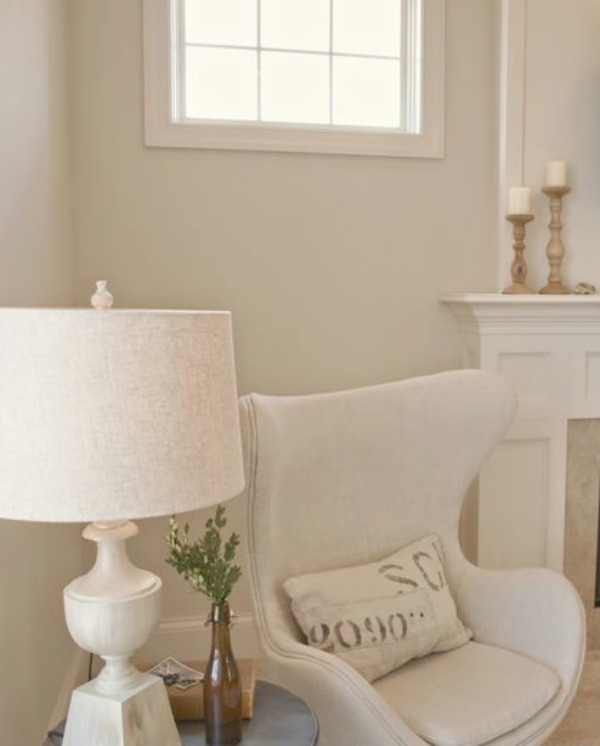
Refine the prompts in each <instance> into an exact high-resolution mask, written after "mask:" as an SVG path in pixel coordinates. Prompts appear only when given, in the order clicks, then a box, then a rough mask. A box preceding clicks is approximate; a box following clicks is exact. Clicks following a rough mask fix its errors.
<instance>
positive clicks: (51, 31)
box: [0, 0, 81, 746]
mask: <svg viewBox="0 0 600 746" xmlns="http://www.w3.org/2000/svg"><path fill="white" fill-rule="evenodd" d="M65 11H66V9H65V5H64V3H63V2H62V0H3V2H2V3H0V100H2V104H3V105H2V116H1V117H0V175H1V176H0V178H1V184H2V187H1V188H0V304H2V305H11V304H13V305H42V304H52V305H54V304H67V303H69V302H70V300H71V287H72V273H73V262H72V255H71V250H70V246H69V228H68V226H69V216H68V213H67V208H68V189H67V178H66V164H67V159H66V151H67V136H66V135H67V133H66V119H65V115H66V106H65V94H66V89H65V84H66V69H65V61H66V58H65V50H66V44H65V28H66V12H65ZM78 533H79V529H74V528H73V527H62V526H55V527H49V526H45V525H40V524H24V523H17V522H9V521H2V520H0V587H1V588H2V593H1V600H0V661H1V662H2V671H3V675H2V677H1V679H0V681H1V683H0V723H1V724H2V725H1V726H0V727H1V734H2V735H1V736H0V741H1V742H2V743H3V744H6V745H7V746H8V744H19V745H20V746H39V743H40V741H41V738H42V734H43V732H44V731H45V728H46V725H47V722H48V718H49V717H50V713H51V710H52V708H53V706H54V703H55V701H56V697H57V695H58V690H59V687H60V686H61V684H62V679H63V676H64V673H65V669H66V667H67V665H68V663H69V658H70V656H71V652H72V645H71V643H70V640H69V636H68V633H67V631H66V627H65V624H64V621H63V613H62V596H61V588H62V586H64V585H65V584H66V583H67V582H68V581H69V580H70V579H71V578H72V577H73V576H74V575H76V574H78V573H79V571H80V568H81V549H80V547H81V544H80V541H79V540H78V538H77V535H78Z"/></svg>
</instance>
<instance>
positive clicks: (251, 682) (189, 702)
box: [140, 658, 256, 720]
mask: <svg viewBox="0 0 600 746" xmlns="http://www.w3.org/2000/svg"><path fill="white" fill-rule="evenodd" d="M237 664H238V668H239V670H240V676H241V679H242V717H243V718H244V719H246V720H248V719H250V718H251V717H252V711H253V709H254V690H255V687H256V670H255V665H254V661H253V660H252V659H251V658H239V659H238V660H237ZM205 666H206V661H183V662H181V661H178V660H176V659H175V658H165V660H164V661H161V662H160V663H157V664H156V665H154V666H140V670H146V671H147V672H148V673H152V674H155V675H156V676H160V677H161V678H162V679H163V681H164V682H165V685H166V687H167V694H168V695H169V702H170V703H171V709H172V710H173V716H174V717H175V720H203V719H204V701H203V696H202V680H203V672H204V668H205Z"/></svg>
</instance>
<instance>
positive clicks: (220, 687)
mask: <svg viewBox="0 0 600 746" xmlns="http://www.w3.org/2000/svg"><path fill="white" fill-rule="evenodd" d="M208 623H209V624H210V625H211V627H212V645H211V649H210V656H209V659H208V663H207V664H206V671H205V673H204V721H205V728H206V743H207V744H210V745H211V746H233V744H236V743H239V742H240V741H241V740H242V682H241V679H240V672H239V669H238V666H237V663H236V662H235V658H234V657H233V652H232V650H231V639H230V636H229V629H230V627H231V611H230V609H229V602H228V601H223V603H222V604H212V607H211V611H210V616H209V618H208Z"/></svg>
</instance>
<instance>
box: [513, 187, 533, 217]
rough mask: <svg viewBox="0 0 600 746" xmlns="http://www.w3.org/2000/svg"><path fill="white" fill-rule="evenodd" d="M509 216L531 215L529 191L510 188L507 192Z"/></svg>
mask: <svg viewBox="0 0 600 746" xmlns="http://www.w3.org/2000/svg"><path fill="white" fill-rule="evenodd" d="M508 214H509V215H531V189H530V188H529V187H512V188H511V189H510V190H509V192H508Z"/></svg>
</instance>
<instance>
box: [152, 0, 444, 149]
mask: <svg viewBox="0 0 600 746" xmlns="http://www.w3.org/2000/svg"><path fill="white" fill-rule="evenodd" d="M143 2H144V6H143V7H144V115H145V143H146V145H148V146H154V147H172V148H213V149H220V150H263V151H283V152H300V153H346V154H355V155H375V156H399V157H413V158H443V156H444V94H445V91H444V88H445V36H446V33H445V0H423V13H424V23H423V36H424V38H423V40H422V47H423V57H424V59H423V70H422V75H423V93H422V119H421V132H420V133H418V134H410V133H404V132H394V131H392V132H391V131H390V130H385V129H377V130H376V129H373V128H360V127H352V128H349V127H344V128H341V127H319V126H311V127H300V126H295V125H291V126H290V125H270V124H269V125H267V124H264V123H262V122H261V123H258V124H255V123H252V122H250V123H248V122H244V123H237V122H235V123H229V122H226V123H225V122H224V123H221V122H219V123H213V122H210V123H205V122H202V121H193V122H190V121H185V122H184V121H177V120H176V119H175V116H174V112H175V106H174V103H173V102H174V100H175V97H174V95H173V81H172V73H171V71H172V70H176V69H177V65H176V59H175V56H176V54H177V49H176V47H175V44H174V37H173V33H172V29H173V24H174V22H175V19H174V15H175V14H174V3H173V1H172V0H143Z"/></svg>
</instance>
